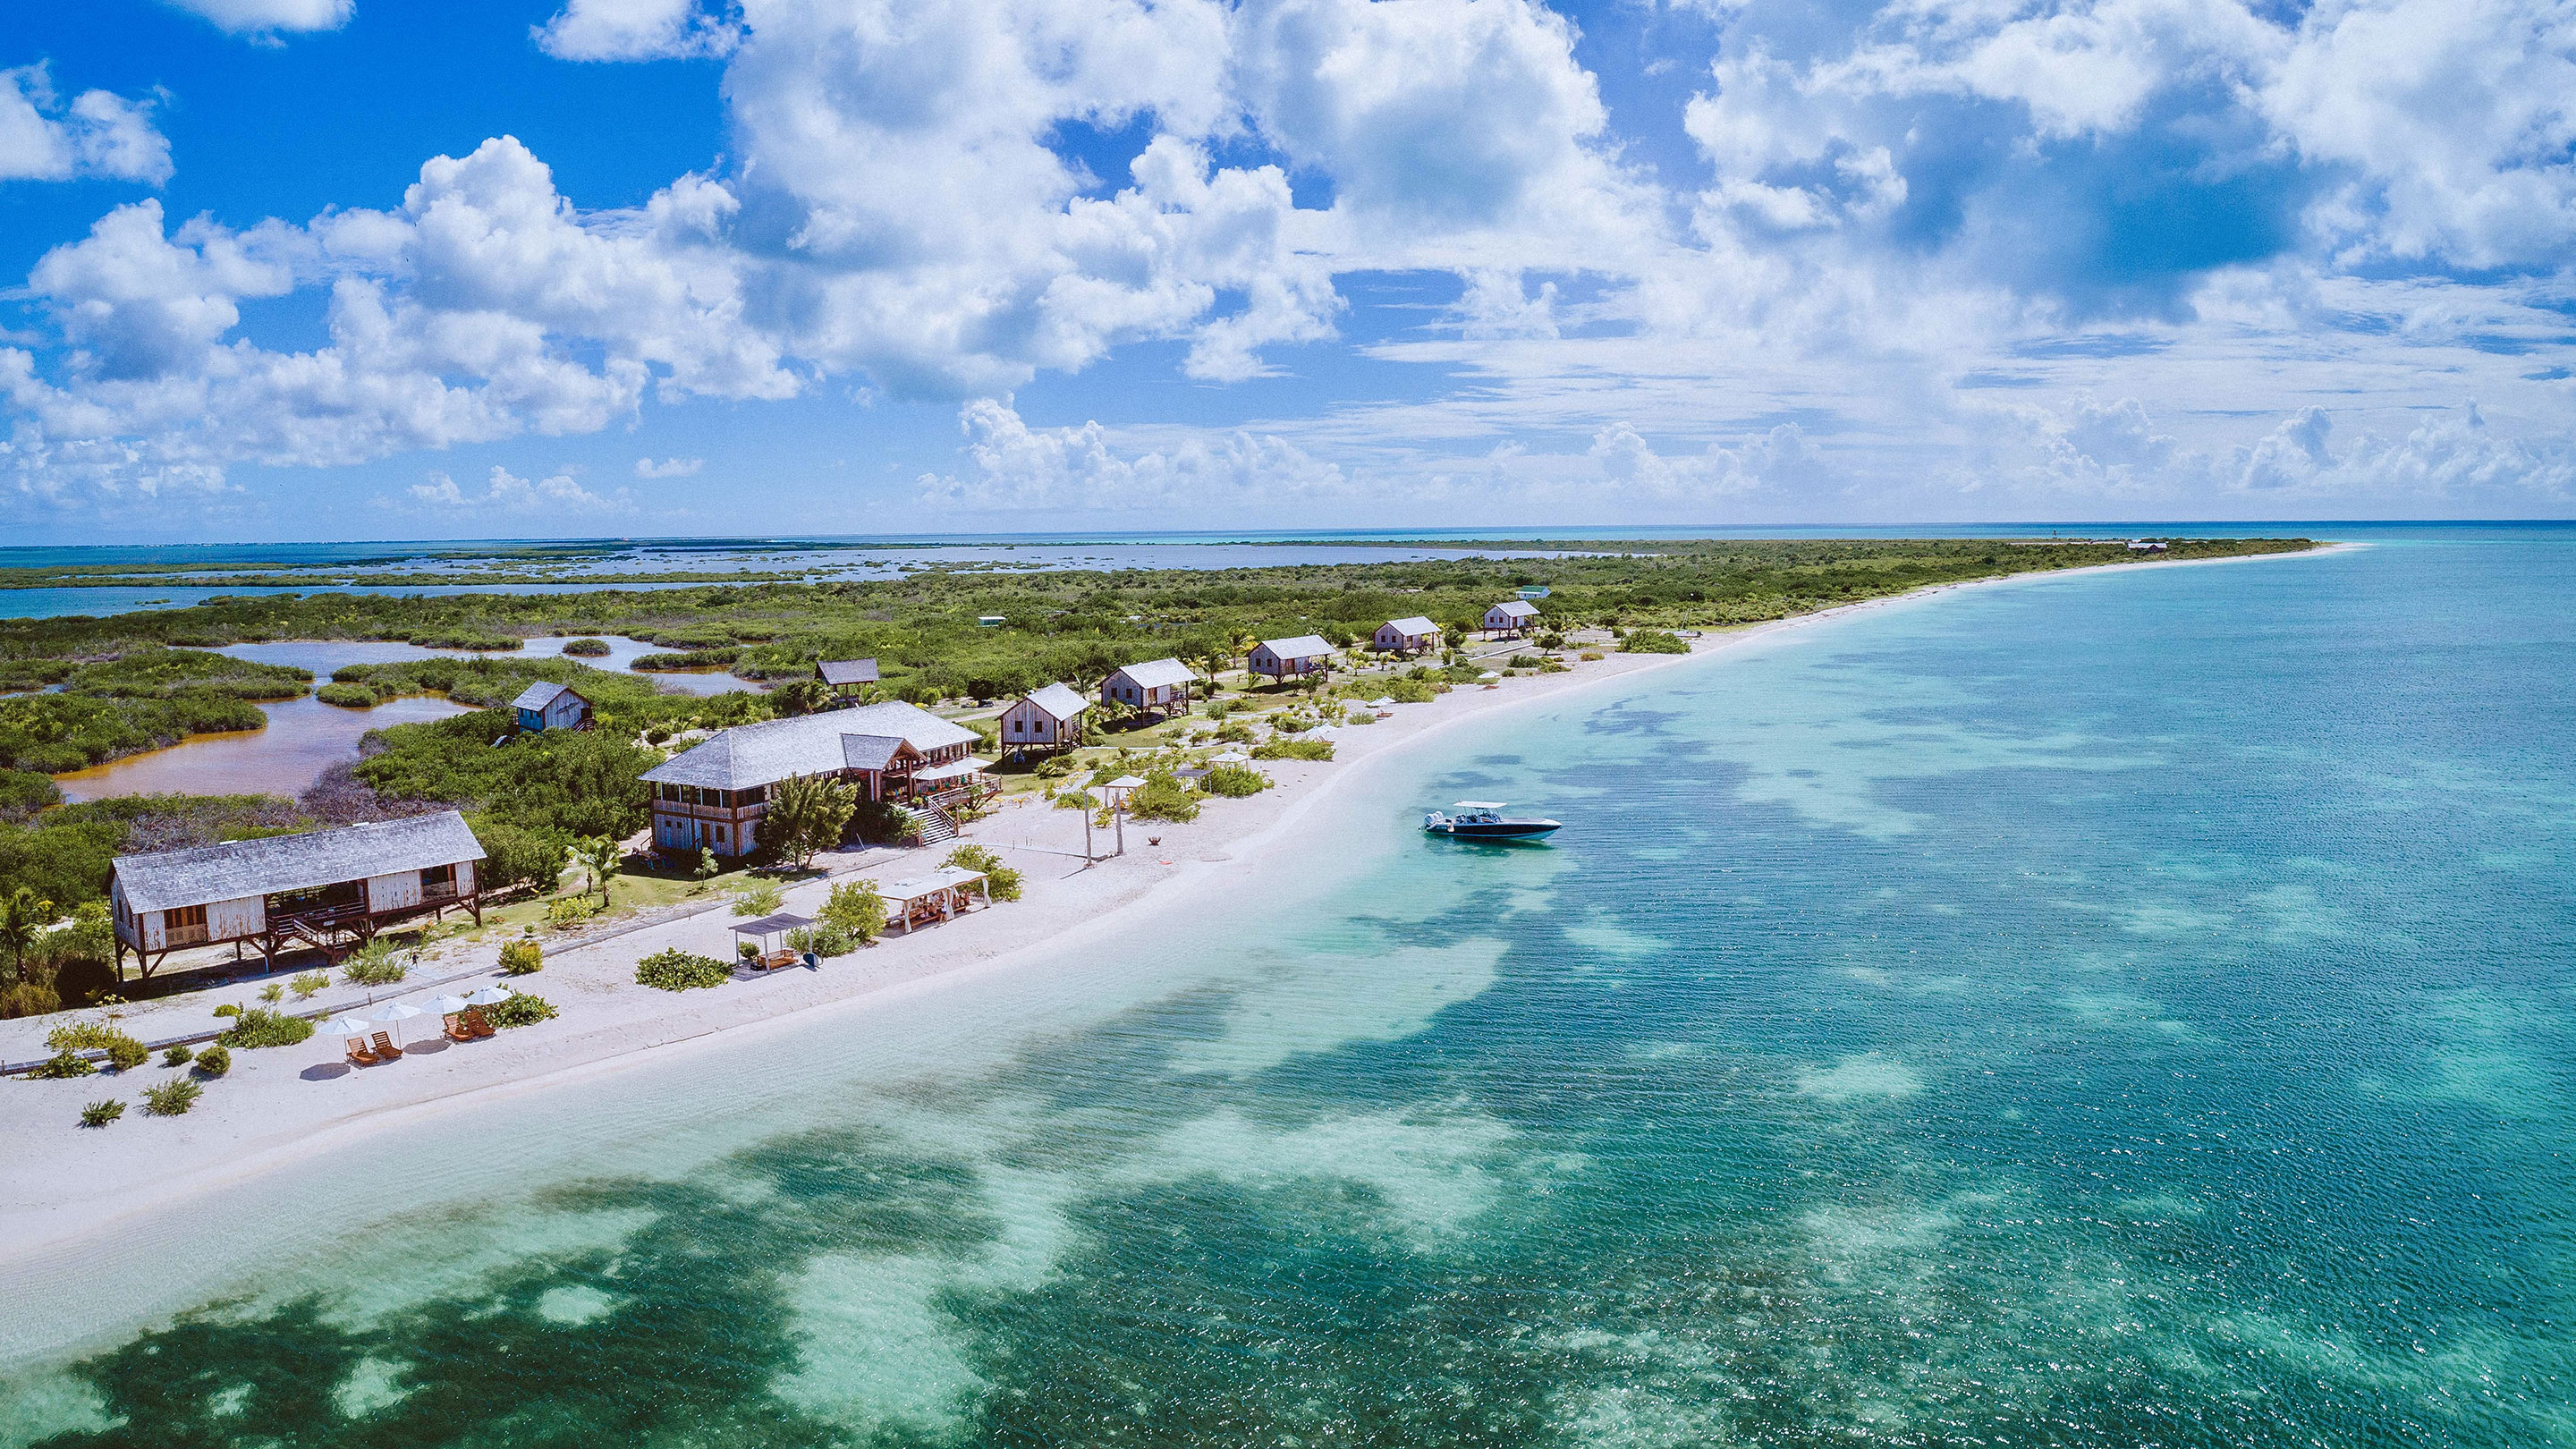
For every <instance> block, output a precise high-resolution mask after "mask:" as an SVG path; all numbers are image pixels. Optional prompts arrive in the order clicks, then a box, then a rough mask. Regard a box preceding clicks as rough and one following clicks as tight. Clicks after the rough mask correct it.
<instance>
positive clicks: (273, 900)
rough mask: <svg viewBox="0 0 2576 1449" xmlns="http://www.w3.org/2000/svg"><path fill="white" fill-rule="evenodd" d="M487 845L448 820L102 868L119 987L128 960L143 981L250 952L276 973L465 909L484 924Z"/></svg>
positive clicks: (442, 816)
mask: <svg viewBox="0 0 2576 1449" xmlns="http://www.w3.org/2000/svg"><path fill="white" fill-rule="evenodd" d="M482 860H483V845H482V842H480V841H478V840H476V839H475V838H474V832H473V831H472V830H469V829H467V828H466V825H465V817H464V816H462V815H459V814H457V813H456V812H455V811H453V810H442V811H439V812H438V813H436V814H433V815H413V816H409V817H406V818H404V819H401V820H384V821H378V822H376V823H374V824H369V825H350V826H345V827H343V828H341V829H338V830H316V831H312V832H309V833H307V834H303V835H273V836H268V837H266V838H264V839H259V840H228V841H225V842H224V843H222V844H220V845H200V846H196V847H193V848H191V849H188V850H167V851H162V852H160V853H158V854H154V855H120V856H118V857H116V859H115V860H114V861H113V862H112V863H111V864H110V866H109V877H108V887H107V898H108V907H109V917H110V919H111V920H112V921H113V922H114V924H115V929H116V967H117V973H118V976H119V978H120V979H122V977H123V974H124V970H125V953H126V952H127V951H128V950H131V951H132V952H134V957H135V960H136V962H137V964H139V965H140V966H141V967H142V968H143V974H144V975H145V976H146V977H149V976H150V975H151V974H152V973H153V971H154V970H155V969H157V968H158V967H159V966H160V964H161V963H162V962H163V961H165V960H167V959H168V958H169V955H170V953H171V952H173V951H177V950H182V949H184V948H186V947H190V946H217V945H222V944H223V943H225V942H227V941H254V942H257V943H258V944H259V950H260V955H261V956H262V957H263V958H265V959H266V960H267V961H268V963H269V964H270V965H272V966H273V965H275V964H276V961H277V953H278V952H280V951H282V950H287V949H290V948H291V946H292V945H296V944H300V945H305V946H312V947H316V948H319V949H322V950H324V951H326V952H335V951H339V950H342V949H345V948H347V947H349V946H351V945H355V944H359V943H363V942H365V941H368V940H371V939H373V938H374V937H375V935H376V933H377V932H379V931H381V930H383V929H384V928H385V927H387V926H389V925H392V924H393V923H395V922H397V921H403V920H408V919H410V918H411V917H414V916H421V915H428V916H432V917H436V916H443V915H445V914H446V912H447V908H448V907H450V906H463V907H465V908H466V909H467V910H469V911H472V912H473V913H474V923H475V924H476V925H478V926H479V925H481V924H483V897H482V894H481V892H480V891H479V890H478V888H477V880H476V867H477V866H479V865H480V864H481V863H482Z"/></svg>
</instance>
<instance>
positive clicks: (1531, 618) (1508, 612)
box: [1485, 599, 1538, 634]
mask: <svg viewBox="0 0 2576 1449" xmlns="http://www.w3.org/2000/svg"><path fill="white" fill-rule="evenodd" d="M1485 627H1486V628H1487V629H1489V630H1491V631H1493V632H1494V633H1497V634H1526V633H1528V632H1529V631H1530V630H1532V629H1535V628H1537V627H1538V605H1536V604H1533V603H1531V602H1530V601H1529V600H1527V599H1505V600H1503V601H1502V602H1501V603H1499V604H1496V605H1495V606H1494V607H1492V608H1490V609H1487V610H1486V611H1485Z"/></svg>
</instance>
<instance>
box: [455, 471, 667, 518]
mask: <svg viewBox="0 0 2576 1449" xmlns="http://www.w3.org/2000/svg"><path fill="white" fill-rule="evenodd" d="M408 491H409V493H410V495H411V498H412V501H413V502H415V503H417V504H420V505H423V506H426V507H430V508H479V509H492V508H498V509H502V510H504V511H506V512H510V513H541V512H544V513H573V514H581V513H622V512H625V511H627V510H629V509H630V508H632V507H633V506H634V504H633V502H632V500H630V499H629V498H628V497H627V494H626V490H625V489H623V488H620V489H618V490H617V492H616V493H615V494H613V495H611V496H607V497H602V496H601V495H599V494H597V493H593V492H591V491H590V490H589V489H587V488H584V487H582V486H581V484H580V483H579V482H578V481H576V480H575V479H574V478H573V476H572V474H571V473H569V472H558V473H554V474H551V475H549V476H547V477H544V478H537V479H528V478H522V477H520V476H518V475H517V474H515V473H513V472H511V471H510V470H509V469H507V468H504V467H501V466H500V465H498V464H495V465H493V468H492V476H491V479H490V481H489V483H488V485H487V486H486V487H485V489H484V492H483V494H482V496H481V497H473V496H469V495H468V494H467V493H466V492H465V490H464V489H462V488H459V487H458V486H456V480H455V479H453V478H450V477H448V476H447V475H446V474H445V473H440V472H432V473H431V474H430V475H429V481H428V482H425V483H415V484H413V485H411V488H410V489H409V490H408Z"/></svg>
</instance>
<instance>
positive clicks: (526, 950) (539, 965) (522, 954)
mask: <svg viewBox="0 0 2576 1449" xmlns="http://www.w3.org/2000/svg"><path fill="white" fill-rule="evenodd" d="M545 964H546V950H545V948H544V947H543V946H540V945H538V944H537V938H536V937H534V936H521V937H519V938H518V939H517V940H515V941H504V942H502V943H501V974H502V975H504V976H533V975H535V974H536V973H537V972H538V971H539V970H541V969H543V968H544V966H545Z"/></svg>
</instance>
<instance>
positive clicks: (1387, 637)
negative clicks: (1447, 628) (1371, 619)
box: [1369, 614, 1440, 654]
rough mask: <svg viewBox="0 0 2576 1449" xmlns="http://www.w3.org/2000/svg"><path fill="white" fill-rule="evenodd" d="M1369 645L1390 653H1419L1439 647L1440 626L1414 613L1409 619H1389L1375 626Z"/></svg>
mask: <svg viewBox="0 0 2576 1449" xmlns="http://www.w3.org/2000/svg"><path fill="white" fill-rule="evenodd" d="M1369 647H1371V648H1373V649H1382V650H1385V651H1386V652H1388V653H1391V654H1421V653H1424V652H1426V651H1428V650H1433V649H1437V648H1439V647H1440V626H1439V625H1437V624H1434V623H1432V622H1431V621H1430V620H1429V619H1426V618H1424V617H1422V616H1421V615H1420V614H1416V615H1414V616H1413V617H1411V618H1409V619H1389V620H1387V621H1386V622H1385V623H1383V624H1380V625H1378V626H1377V637H1376V638H1374V639H1372V640H1370V641H1369Z"/></svg>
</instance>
